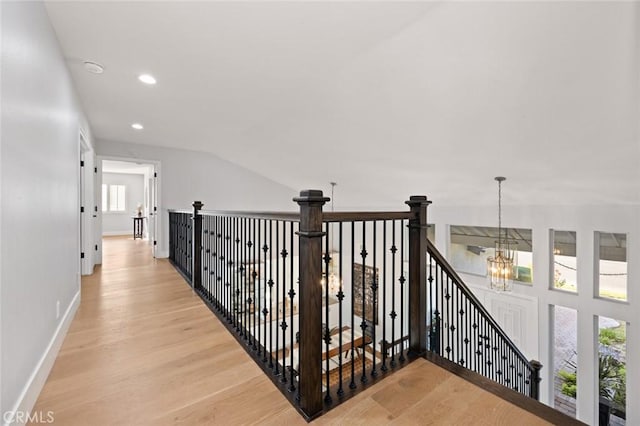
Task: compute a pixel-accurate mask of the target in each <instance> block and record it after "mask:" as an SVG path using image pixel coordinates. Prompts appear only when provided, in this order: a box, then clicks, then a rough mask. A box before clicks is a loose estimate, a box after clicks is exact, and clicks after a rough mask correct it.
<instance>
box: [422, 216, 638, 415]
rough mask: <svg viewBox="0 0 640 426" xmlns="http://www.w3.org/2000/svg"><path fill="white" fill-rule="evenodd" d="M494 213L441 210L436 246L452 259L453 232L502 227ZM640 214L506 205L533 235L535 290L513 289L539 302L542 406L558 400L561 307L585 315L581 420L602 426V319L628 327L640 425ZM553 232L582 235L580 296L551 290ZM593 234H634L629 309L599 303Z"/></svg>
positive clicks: (630, 407)
mask: <svg viewBox="0 0 640 426" xmlns="http://www.w3.org/2000/svg"><path fill="white" fill-rule="evenodd" d="M496 214H497V212H496V208H495V207H479V206H472V207H441V206H438V205H437V204H434V205H433V206H432V207H430V209H429V222H430V223H435V224H436V245H437V246H438V248H439V250H440V251H442V252H443V253H445V255H446V254H447V251H448V246H449V237H448V235H449V229H448V227H449V225H451V224H455V225H471V226H495V223H496V221H497V218H496ZM639 218H640V207H638V206H633V205H630V206H517V207H516V206H505V207H503V223H504V225H505V226H507V227H519V228H531V229H532V231H533V284H532V285H523V284H518V283H514V293H516V294H519V295H526V296H529V297H531V298H535V299H537V300H538V323H537V335H538V342H537V343H538V345H537V351H535V352H537V353H533V356H537V358H538V360H540V361H541V362H542V364H543V365H544V368H543V370H542V375H543V382H542V384H541V400H542V401H543V402H545V403H549V402H550V401H551V400H552V399H553V398H552V395H553V391H552V385H553V378H552V377H551V374H552V372H553V367H552V362H553V343H552V342H553V341H552V340H551V339H552V338H553V321H552V318H551V317H550V311H551V309H550V307H551V306H552V305H560V306H565V307H569V308H572V309H576V310H577V311H578V418H579V419H580V420H582V421H584V422H586V423H589V424H594V423H596V422H597V417H596V416H597V408H598V404H597V403H596V401H597V400H596V398H597V389H596V387H597V384H598V381H597V380H596V376H597V355H596V351H597V329H596V327H595V326H594V318H595V316H607V317H610V318H615V319H618V320H622V321H626V322H627V323H628V324H629V327H628V328H627V360H628V363H627V424H640V407H638V406H637V404H633V401H638V400H640V362H638V361H637V360H640V286H638V285H637V283H638V280H639V279H640V221H639V220H638V219H639ZM550 229H558V230H564V231H576V232H577V241H578V242H577V262H578V280H579V287H578V293H577V294H572V293H569V292H563V291H559V290H552V289H551V285H552V273H551V267H550V252H551V242H550V237H549V230H550ZM594 231H605V232H619V233H626V234H627V238H628V239H627V242H628V245H627V259H628V303H627V302H615V301H610V300H606V299H600V298H595V297H593V295H594V294H595V292H594V289H595V282H596V279H595V278H594V275H595V272H594V260H593V259H594V256H595V247H594ZM461 275H462V277H463V278H464V279H465V280H467V281H469V282H470V283H471V284H472V285H473V284H476V285H483V283H482V281H484V280H482V279H479V278H478V277H476V276H472V275H468V274H461Z"/></svg>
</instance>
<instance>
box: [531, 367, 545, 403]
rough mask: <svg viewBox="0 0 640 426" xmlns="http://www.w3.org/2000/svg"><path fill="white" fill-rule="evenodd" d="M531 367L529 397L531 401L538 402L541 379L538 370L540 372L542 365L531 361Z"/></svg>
mask: <svg viewBox="0 0 640 426" xmlns="http://www.w3.org/2000/svg"><path fill="white" fill-rule="evenodd" d="M531 367H533V371H532V372H531V379H530V380H531V384H530V386H531V388H530V395H529V396H530V397H531V398H533V399H537V400H540V382H541V381H542V378H541V377H540V370H542V364H540V361H536V360H535V359H534V360H531Z"/></svg>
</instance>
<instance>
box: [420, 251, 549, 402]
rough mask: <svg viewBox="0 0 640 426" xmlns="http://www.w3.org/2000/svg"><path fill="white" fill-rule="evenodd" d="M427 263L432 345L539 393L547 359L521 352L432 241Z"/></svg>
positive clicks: (495, 377)
mask: <svg viewBox="0 0 640 426" xmlns="http://www.w3.org/2000/svg"><path fill="white" fill-rule="evenodd" d="M427 265H428V278H427V280H428V283H429V285H428V288H429V290H428V296H427V299H428V322H429V327H428V329H429V350H430V351H431V352H433V353H435V354H437V355H439V356H441V357H443V358H445V359H447V360H449V361H451V362H454V363H456V364H458V365H460V366H462V367H464V368H467V369H469V370H471V371H475V372H476V373H478V374H481V375H482V376H485V377H487V378H489V379H491V380H493V381H495V382H498V383H500V384H502V385H504V386H506V387H508V388H510V389H513V390H515V391H517V392H520V393H522V394H524V395H526V396H529V397H532V398H535V399H538V397H539V383H540V369H541V368H542V365H541V364H540V363H539V362H537V361H529V360H528V359H527V358H526V357H525V356H524V355H523V354H522V352H520V350H519V349H518V348H517V347H516V345H515V344H514V343H513V342H512V341H511V339H509V337H508V336H507V335H506V333H505V332H504V331H503V330H502V328H501V327H500V326H499V325H498V324H497V323H496V321H495V320H494V319H493V317H492V316H491V315H490V314H489V313H488V312H487V310H486V309H485V308H484V306H483V305H482V304H481V303H480V302H479V301H478V299H477V298H476V297H475V296H474V295H473V293H472V292H471V290H469V288H468V287H467V286H466V285H465V284H464V282H463V281H462V279H461V278H460V277H459V276H458V274H457V273H456V272H455V271H454V270H453V268H452V267H451V265H449V263H448V262H447V261H446V260H445V259H444V257H443V256H442V254H441V253H440V252H439V251H438V250H437V249H436V248H435V246H434V245H433V244H432V243H431V242H429V243H428V248H427Z"/></svg>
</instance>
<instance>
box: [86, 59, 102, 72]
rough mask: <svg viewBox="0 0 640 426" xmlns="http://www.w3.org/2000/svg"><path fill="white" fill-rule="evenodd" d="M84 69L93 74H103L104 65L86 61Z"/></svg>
mask: <svg viewBox="0 0 640 426" xmlns="http://www.w3.org/2000/svg"><path fill="white" fill-rule="evenodd" d="M84 69H85V70H87V71H89V72H90V73H92V74H102V73H103V72H104V67H103V66H102V65H100V64H99V63H97V62H92V61H84Z"/></svg>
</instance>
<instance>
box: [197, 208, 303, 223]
mask: <svg viewBox="0 0 640 426" xmlns="http://www.w3.org/2000/svg"><path fill="white" fill-rule="evenodd" d="M200 214H201V215H202V216H224V217H247V218H251V219H267V220H285V221H290V222H299V221H300V212H252V211H242V210H200Z"/></svg>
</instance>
